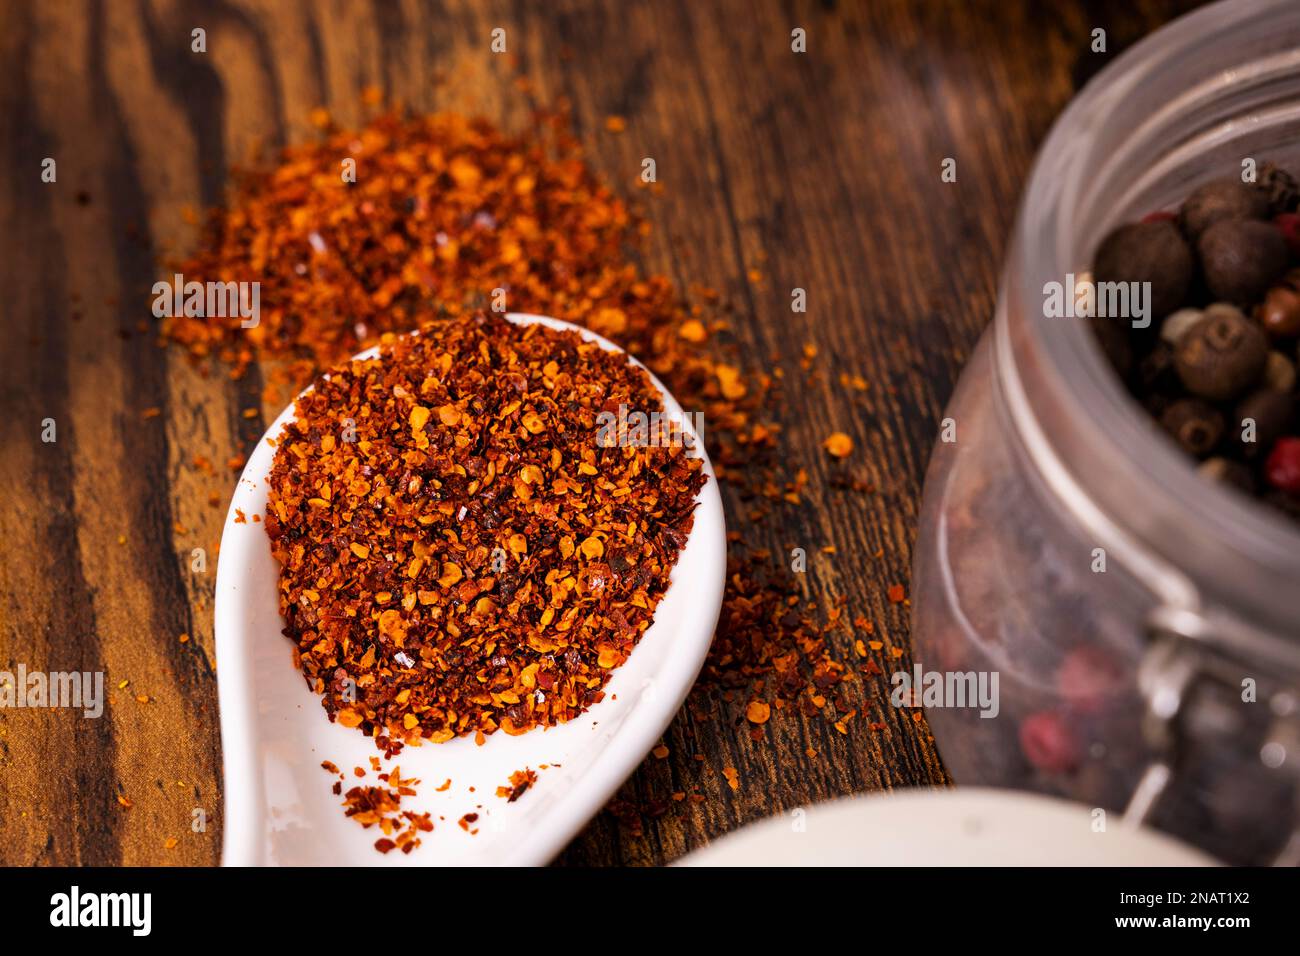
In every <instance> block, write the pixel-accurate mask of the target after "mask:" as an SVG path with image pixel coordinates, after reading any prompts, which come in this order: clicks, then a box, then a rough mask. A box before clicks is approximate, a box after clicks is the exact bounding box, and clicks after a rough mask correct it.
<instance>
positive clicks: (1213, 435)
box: [1160, 398, 1223, 458]
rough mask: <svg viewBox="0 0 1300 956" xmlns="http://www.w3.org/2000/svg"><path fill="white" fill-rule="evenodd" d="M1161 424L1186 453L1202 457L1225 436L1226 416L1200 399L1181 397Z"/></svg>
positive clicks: (1172, 405)
mask: <svg viewBox="0 0 1300 956" xmlns="http://www.w3.org/2000/svg"><path fill="white" fill-rule="evenodd" d="M1160 424H1161V426H1163V427H1164V429H1165V431H1167V432H1169V434H1170V435H1172V436H1173V438H1174V441H1176V442H1178V444H1179V446H1180V447H1181V448H1182V449H1183V451H1185V452H1188V453H1189V454H1192V455H1195V456H1196V457H1197V458H1201V457H1203V456H1205V455H1208V454H1209V453H1210V452H1211V451H1213V450H1214V446H1215V445H1217V444H1218V443H1219V439H1221V438H1222V437H1223V414H1222V413H1221V412H1220V411H1219V410H1218V409H1217V408H1215V407H1214V406H1213V405H1211V404H1209V403H1208V402H1203V401H1201V400H1200V399H1199V398H1180V399H1179V400H1178V401H1176V402H1174V403H1173V404H1171V405H1170V406H1169V407H1168V408H1166V409H1165V412H1164V414H1163V415H1161V416H1160Z"/></svg>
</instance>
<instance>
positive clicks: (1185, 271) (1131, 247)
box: [1092, 220, 1195, 320]
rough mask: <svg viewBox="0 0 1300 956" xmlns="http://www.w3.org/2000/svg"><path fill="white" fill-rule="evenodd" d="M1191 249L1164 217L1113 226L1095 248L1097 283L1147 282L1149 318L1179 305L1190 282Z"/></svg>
mask: <svg viewBox="0 0 1300 956" xmlns="http://www.w3.org/2000/svg"><path fill="white" fill-rule="evenodd" d="M1194 268H1195V264H1194V262H1193V260H1192V250H1191V248H1190V247H1188V245H1187V243H1186V242H1185V241H1184V240H1183V237H1182V235H1181V234H1180V233H1179V232H1178V228H1177V227H1176V226H1175V225H1174V224H1173V223H1172V222H1169V221H1168V220H1157V221H1155V222H1134V223H1129V224H1128V225H1124V226H1120V227H1119V228H1118V229H1115V230H1114V231H1113V232H1111V233H1110V234H1109V235H1107V236H1106V238H1105V239H1103V240H1102V241H1101V245H1100V246H1098V247H1097V255H1096V260H1095V262H1094V263H1093V270H1092V271H1093V278H1094V280H1095V281H1097V282H1099V283H1100V282H1150V283H1151V302H1150V306H1151V312H1152V316H1151V317H1152V318H1153V319H1156V320H1159V319H1161V318H1163V317H1164V316H1166V315H1168V314H1169V313H1170V312H1173V311H1174V310H1175V309H1177V308H1178V307H1179V306H1180V305H1182V304H1183V299H1185V298H1186V297H1187V289H1188V287H1189V286H1190V285H1191V283H1192V273H1193V270H1194Z"/></svg>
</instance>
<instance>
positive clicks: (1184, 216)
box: [1178, 179, 1269, 242]
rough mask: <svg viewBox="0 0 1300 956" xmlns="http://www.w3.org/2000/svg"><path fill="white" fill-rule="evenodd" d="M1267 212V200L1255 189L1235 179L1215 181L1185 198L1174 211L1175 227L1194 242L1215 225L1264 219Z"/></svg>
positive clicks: (1263, 194)
mask: <svg viewBox="0 0 1300 956" xmlns="http://www.w3.org/2000/svg"><path fill="white" fill-rule="evenodd" d="M1268 211H1269V200H1268V196H1267V194H1265V193H1263V192H1261V191H1260V190H1259V189H1256V188H1255V187H1254V186H1247V185H1246V184H1245V183H1243V182H1242V181H1241V180H1239V179H1216V180H1213V181H1212V182H1208V183H1205V184H1204V185H1202V186H1200V187H1199V188H1198V189H1196V191H1194V192H1193V193H1192V194H1191V195H1190V196H1188V197H1187V199H1186V200H1185V201H1184V202H1183V205H1182V208H1181V209H1180V210H1179V211H1178V224H1179V225H1180V226H1181V227H1182V229H1183V232H1184V233H1185V234H1186V235H1187V238H1189V239H1190V240H1192V242H1196V241H1197V240H1198V239H1200V238H1201V236H1202V235H1203V234H1204V233H1205V230H1207V229H1209V228H1210V227H1211V226H1212V225H1214V224H1215V223H1216V222H1223V221H1225V220H1231V219H1238V220H1241V219H1264V218H1265V217H1267V216H1268Z"/></svg>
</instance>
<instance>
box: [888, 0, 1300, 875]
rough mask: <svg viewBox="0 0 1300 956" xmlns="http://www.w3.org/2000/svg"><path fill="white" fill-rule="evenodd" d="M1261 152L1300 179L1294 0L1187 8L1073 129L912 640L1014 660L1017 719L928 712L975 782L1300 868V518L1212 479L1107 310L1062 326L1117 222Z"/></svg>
mask: <svg viewBox="0 0 1300 956" xmlns="http://www.w3.org/2000/svg"><path fill="white" fill-rule="evenodd" d="M1248 157H1249V158H1254V159H1255V160H1256V161H1257V163H1263V162H1264V161H1265V160H1273V161H1275V162H1277V163H1279V164H1280V165H1282V166H1283V167H1286V168H1290V169H1293V170H1300V162H1298V161H1300V3H1296V2H1295V0H1260V2H1252V3H1220V4H1216V5H1213V6H1211V7H1207V8H1204V9H1202V10H1199V11H1197V12H1195V13H1193V14H1191V15H1189V16H1187V17H1184V18H1182V19H1180V20H1178V21H1177V22H1175V23H1173V24H1171V25H1169V26H1168V27H1166V28H1164V29H1162V30H1160V31H1159V32H1157V33H1155V34H1153V35H1152V36H1150V37H1149V38H1147V39H1146V40H1144V41H1143V42H1142V43H1140V44H1138V45H1137V46H1135V47H1134V48H1133V49H1131V50H1129V51H1128V52H1127V53H1126V54H1124V55H1123V56H1122V57H1120V58H1119V59H1118V60H1117V61H1116V62H1115V63H1113V64H1112V65H1111V66H1110V67H1109V68H1108V69H1106V70H1105V71H1104V72H1102V73H1101V74H1099V75H1098V76H1097V77H1096V78H1095V79H1094V80H1093V81H1092V82H1091V83H1090V84H1089V85H1088V86H1087V87H1086V88H1085V89H1084V90H1083V91H1082V92H1081V93H1080V94H1079V95H1078V96H1077V97H1076V98H1075V99H1074V101H1073V102H1072V103H1071V104H1070V106H1069V107H1068V109H1066V111H1065V112H1064V113H1063V114H1062V116H1061V117H1060V118H1059V120H1058V121H1057V123H1056V125H1055V126H1054V128H1053V129H1052V131H1051V134H1050V135H1049V137H1048V139H1047V141H1046V143H1045V144H1044V146H1043V148H1042V150H1041V152H1040V153H1039V156H1038V159H1037V161H1036V163H1035V166H1034V169H1033V173H1032V175H1031V178H1030V182H1029V186H1028V190H1027V192H1026V193H1025V196H1024V198H1023V201H1022V205H1021V208H1020V211H1019V215H1018V219H1017V223H1016V227H1015V233H1014V236H1013V239H1012V243H1011V245H1010V248H1009V253H1008V258H1007V262H1006V268H1005V272H1004V275H1003V280H1002V285H1001V289H1000V293H999V300H998V311H997V315H996V318H995V320H994V323H993V325H992V326H991V327H990V328H989V330H987V331H986V332H985V334H984V337H983V339H982V340H981V342H980V344H979V346H978V347H977V349H976V351H975V353H974V355H973V357H972V359H971V361H970V363H969V365H968V367H967V368H966V370H965V372H964V373H963V375H962V378H961V381H960V382H959V383H958V387H957V390H956V392H955V393H954V395H953V398H952V400H951V403H950V405H949V408H948V411H947V412H946V418H945V423H944V424H945V426H946V427H945V428H944V429H943V431H942V433H941V439H940V441H939V442H938V443H937V444H936V447H935V451H934V455H933V458H932V460H931V463H930V467H929V472H928V474H927V477H926V486H925V497H924V503H923V508H922V515H921V523H920V531H919V538H918V543H917V551H916V563H915V568H914V575H913V607H914V612H913V642H914V654H915V664H916V669H917V670H919V671H921V672H922V676H924V675H926V674H928V673H930V672H937V673H938V674H940V675H941V676H943V675H956V674H962V675H965V674H969V673H970V672H975V674H976V675H978V674H981V673H982V674H985V675H989V674H996V675H997V680H998V683H997V692H998V693H997V707H996V711H997V712H996V715H995V716H994V715H993V714H991V713H990V712H989V711H990V708H977V707H973V706H960V703H961V702H960V701H956V700H952V699H947V698H941V699H940V700H941V703H942V704H944V705H946V706H935V705H934V704H933V703H932V702H931V701H925V703H926V704H927V716H928V717H929V719H930V724H931V727H932V728H933V732H934V735H935V740H936V742H937V744H938V746H939V750H940V753H941V755H942V757H943V759H944V762H945V764H946V765H947V767H948V768H949V770H950V772H951V774H952V776H953V779H954V780H955V781H956V782H957V783H958V784H959V785H960V784H963V783H970V784H981V785H994V786H1005V787H1018V788H1023V789H1027V790H1034V791H1039V792H1045V793H1049V794H1055V795H1059V796H1063V797H1067V798H1070V799H1074V800H1077V801H1081V802H1083V803H1085V804H1086V805H1088V806H1091V807H1095V808H1098V810H1099V811H1104V812H1099V813H1096V814H1094V817H1095V818H1096V819H1097V820H1099V821H1106V822H1108V825H1112V826H1113V825H1116V822H1117V821H1116V818H1117V816H1119V817H1120V818H1121V819H1122V820H1124V821H1140V822H1145V823H1148V824H1150V825H1153V826H1156V827H1158V828H1160V829H1163V830H1166V831H1169V832H1171V833H1173V834H1175V835H1177V836H1179V837H1181V838H1183V839H1185V840H1187V841H1189V842H1191V843H1193V844H1195V845H1197V846H1199V847H1201V848H1203V849H1205V850H1207V851H1208V852H1210V853H1212V854H1214V855H1215V856H1217V857H1219V858H1220V859H1222V860H1225V861H1226V862H1232V863H1261V862H1269V861H1285V862H1296V860H1297V858H1300V836H1297V831H1296V829H1295V828H1296V822H1297V819H1300V814H1297V804H1298V801H1300V727H1298V726H1297V721H1298V720H1300V717H1297V710H1298V709H1300V703H1298V700H1300V698H1298V696H1297V688H1300V530H1298V529H1297V526H1296V525H1295V524H1294V523H1293V522H1292V521H1291V520H1290V519H1288V518H1286V517H1285V516H1283V515H1281V514H1280V513H1275V512H1273V511H1272V510H1270V509H1269V508H1268V507H1267V506H1265V505H1262V504H1259V503H1257V502H1255V501H1253V500H1251V499H1248V498H1247V497H1245V496H1243V495H1240V494H1239V493H1237V492H1235V491H1233V490H1230V489H1228V488H1225V487H1222V486H1219V485H1216V484H1213V483H1211V482H1209V481H1207V480H1205V479H1204V478H1202V477H1201V476H1199V475H1197V473H1196V470H1195V465H1194V462H1192V461H1191V460H1190V459H1188V458H1186V457H1184V454H1183V452H1182V451H1180V450H1179V449H1178V448H1177V447H1176V446H1175V445H1174V444H1173V442H1172V441H1171V440H1169V439H1168V438H1166V437H1165V435H1164V434H1163V432H1162V431H1161V430H1160V429H1159V428H1158V427H1157V426H1156V425H1155V423H1154V422H1152V421H1151V420H1150V419H1149V418H1148V417H1147V415H1146V413H1145V412H1143V411H1142V410H1141V408H1140V407H1139V406H1138V404H1137V403H1136V402H1135V401H1134V400H1133V399H1132V398H1131V397H1130V396H1129V395H1128V394H1127V393H1126V392H1125V390H1124V387H1123V385H1122V384H1121V382H1120V381H1119V379H1118V377H1117V376H1116V375H1115V373H1114V372H1113V371H1112V370H1111V368H1110V366H1109V365H1108V364H1107V362H1106V360H1105V358H1104V357H1103V355H1102V353H1101V350H1100V348H1099V347H1098V345H1097V344H1096V341H1095V339H1094V337H1093V334H1092V332H1091V330H1090V328H1089V326H1088V322H1087V320H1085V319H1069V318H1045V317H1044V291H1045V290H1044V287H1045V284H1046V283H1049V282H1056V283H1068V282H1069V279H1068V278H1067V277H1068V276H1069V275H1070V274H1080V273H1083V272H1085V271H1086V270H1087V269H1088V266H1089V260H1090V257H1091V255H1092V252H1093V250H1094V249H1095V248H1096V246H1097V244H1098V242H1099V240H1100V239H1101V238H1102V237H1103V236H1104V235H1105V234H1106V233H1107V232H1108V231H1109V230H1110V229H1111V228H1113V227H1114V226H1116V225H1118V224H1119V223H1121V222H1124V221H1128V220H1134V219H1138V218H1141V217H1142V216H1143V215H1145V214H1147V213H1149V212H1151V211H1153V210H1160V209H1174V208H1176V207H1177V206H1178V204H1179V203H1180V202H1181V200H1182V199H1183V197H1185V196H1186V195H1187V194H1188V193H1189V192H1191V190H1192V189H1194V188H1195V187H1196V186H1197V185H1199V184H1200V183H1202V182H1204V181H1206V180H1208V179H1213V178H1217V177H1222V176H1226V175H1232V174H1234V173H1240V171H1241V169H1242V162H1243V160H1244V159H1246V158H1248ZM1065 288H1067V289H1068V288H1071V286H1070V285H1065ZM971 686H973V685H971ZM967 703H969V702H967ZM982 714H983V715H982ZM1103 825H1105V824H1103Z"/></svg>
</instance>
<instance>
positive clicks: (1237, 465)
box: [1196, 457, 1255, 495]
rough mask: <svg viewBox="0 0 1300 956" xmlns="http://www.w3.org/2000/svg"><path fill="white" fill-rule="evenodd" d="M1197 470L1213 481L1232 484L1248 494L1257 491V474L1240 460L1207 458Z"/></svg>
mask: <svg viewBox="0 0 1300 956" xmlns="http://www.w3.org/2000/svg"><path fill="white" fill-rule="evenodd" d="M1196 470H1197V472H1198V473H1200V474H1201V475H1203V476H1204V477H1206V478H1209V479H1210V480H1211V481H1217V482H1219V483H1220V484H1224V485H1231V486H1232V487H1234V488H1237V489H1240V490H1241V491H1244V492H1245V493H1246V494H1248V495H1253V494H1254V493H1255V476H1254V475H1252V474H1251V471H1250V469H1249V468H1248V467H1247V466H1245V465H1243V464H1242V463H1241V462H1239V461H1232V460H1231V459H1228V458H1222V457H1218V458H1207V459H1206V460H1205V461H1204V462H1202V463H1201V466H1200V467H1199V468H1197V469H1196Z"/></svg>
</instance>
